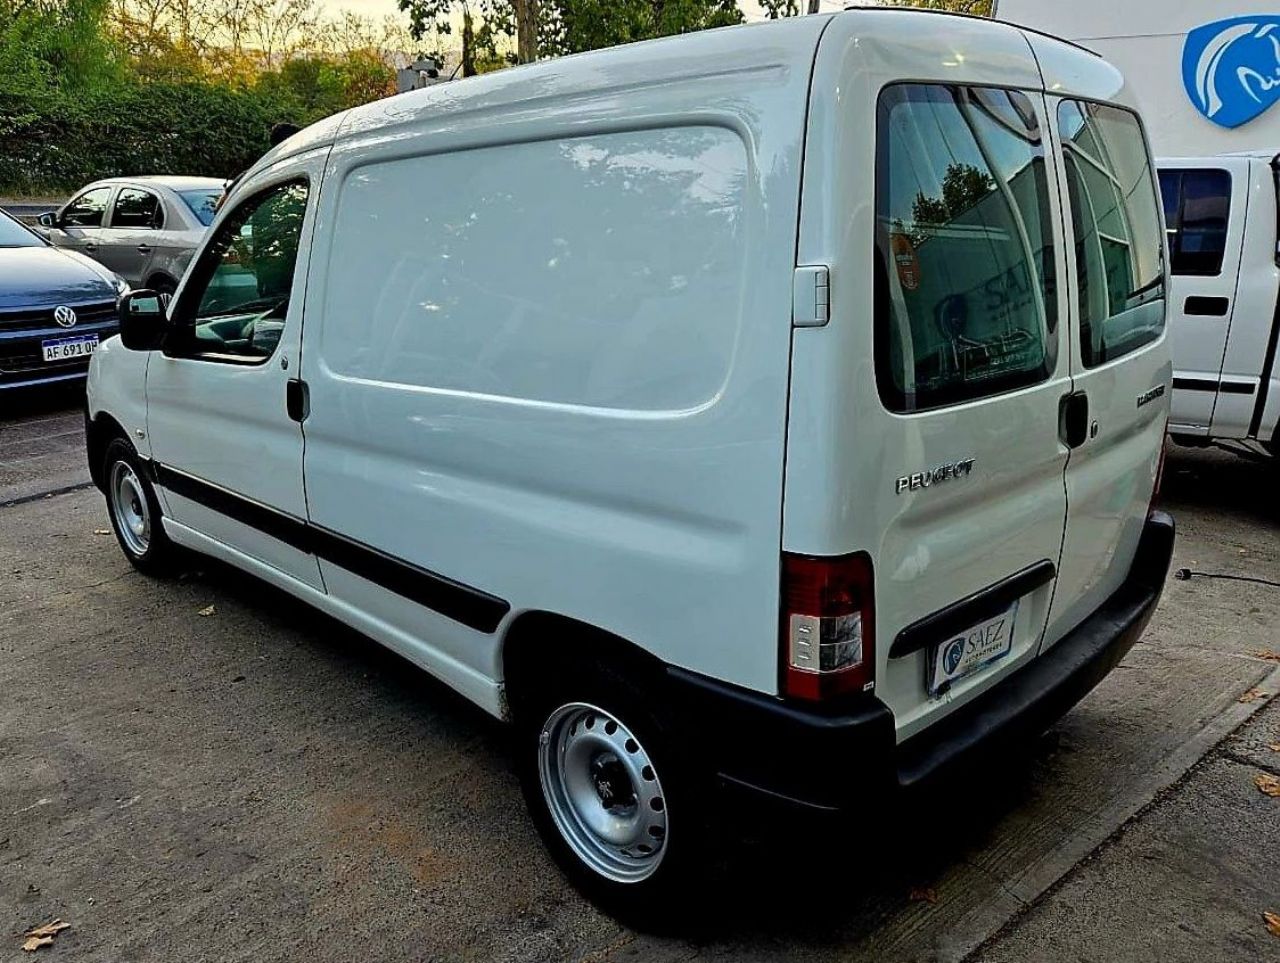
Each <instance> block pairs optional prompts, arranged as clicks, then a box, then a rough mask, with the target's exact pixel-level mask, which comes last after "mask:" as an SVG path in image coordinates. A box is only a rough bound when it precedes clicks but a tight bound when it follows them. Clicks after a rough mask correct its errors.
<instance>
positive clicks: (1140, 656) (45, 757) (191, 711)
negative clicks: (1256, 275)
mask: <svg viewBox="0 0 1280 963" xmlns="http://www.w3.org/2000/svg"><path fill="white" fill-rule="evenodd" d="M73 415H74V416H75V417H77V418H78V414H76V413H75V412H74V410H72V411H63V412H61V413H59V410H58V409H57V406H56V404H55V405H53V406H52V407H46V408H44V409H41V411H40V412H38V413H36V414H35V415H34V416H33V417H37V418H41V417H43V418H54V419H57V418H60V417H64V418H67V419H70V418H71V417H72V416H73ZM29 420H30V419H29V418H25V419H24V420H23V421H22V425H26V424H27V422H28V421H29ZM54 423H55V424H57V422H56V421H55V422H54ZM69 425H70V422H69V421H68V422H67V424H66V425H63V426H62V427H63V428H66V432H67V433H65V434H64V433H62V429H61V428H60V429H58V430H56V431H51V432H47V433H45V432H41V431H40V430H38V429H33V428H31V427H26V428H23V427H21V426H20V425H18V424H17V423H15V422H13V421H10V422H9V423H8V424H5V425H0V485H3V486H6V487H4V488H2V489H0V505H3V504H4V503H5V502H7V501H12V498H13V492H15V491H17V490H19V488H21V490H22V491H23V492H24V493H25V494H24V495H23V496H22V497H23V498H26V499H28V500H25V501H22V502H21V503H19V504H12V505H10V506H9V507H5V508H0V692H3V693H5V698H4V699H2V700H0V959H4V958H5V956H4V954H5V953H10V955H11V956H12V957H13V958H17V957H18V956H20V955H21V954H19V953H18V952H17V946H18V942H19V941H18V935H19V934H20V933H21V932H22V931H23V930H25V929H27V928H30V927H31V926H34V925H36V924H38V923H43V922H47V921H48V920H49V919H53V918H55V917H60V918H62V919H64V920H66V921H68V922H70V923H71V924H72V927H71V929H68V930H66V931H65V932H63V933H62V934H60V935H59V936H58V937H57V940H56V945H55V946H54V948H53V949H52V950H51V951H44V952H45V953H46V955H47V956H48V958H49V959H55V958H58V957H62V958H66V959H76V960H95V961H96V960H101V961H113V963H114V961H120V960H174V959H181V960H183V961H184V963H186V961H198V960H210V961H213V960H216V961H219V963H223V961H230V960H240V959H244V960H249V959H252V960H255V961H262V960H297V959H299V958H302V957H304V956H305V957H307V958H309V959H311V960H313V961H327V960H334V961H339V960H342V961H347V960H351V959H356V958H373V959H378V960H470V959H480V960H562V959H575V960H646V961H648V960H688V959H695V958H698V959H730V958H732V959H734V960H788V961H791V960H835V959H841V960H850V959H852V960H876V961H903V963H907V961H916V963H918V961H933V960H937V961H941V960H960V959H964V958H966V957H970V958H973V959H980V960H984V961H985V960H990V961H992V963H1003V961H1012V960H1033V959H1035V960H1039V959H1046V960H1076V959H1097V960H1113V959H1123V960H1135V961H1136V960H1145V959H1161V960H1165V959H1187V960H1192V959H1194V960H1216V959H1227V958H1239V959H1251V960H1252V959H1272V958H1275V959H1280V939H1277V938H1275V937H1271V936H1270V935H1269V934H1268V933H1267V932H1266V930H1265V928H1264V927H1263V925H1262V923H1261V918H1260V913H1261V910H1262V908H1263V906H1264V904H1265V903H1266V901H1267V894H1268V892H1270V893H1271V894H1273V895H1276V896H1277V900H1276V901H1278V902H1280V892H1277V891H1278V890H1280V886H1277V884H1276V880H1277V879H1280V873H1277V872H1276V870H1275V867H1276V866H1277V865H1278V864H1277V861H1276V859H1275V855H1276V853H1275V849H1274V847H1275V845H1276V840H1277V839H1278V838H1280V834H1278V833H1276V832H1275V829H1276V828H1277V814H1280V800H1273V799H1270V798H1268V797H1265V796H1262V795H1261V794H1260V793H1258V792H1257V790H1256V789H1253V790H1252V791H1250V781H1249V780H1250V776H1251V775H1252V774H1254V773H1256V772H1261V771H1264V769H1265V767H1266V766H1268V765H1270V757H1269V756H1267V755H1265V753H1266V752H1267V751H1268V750H1265V744H1266V742H1265V740H1267V739H1269V738H1271V735H1270V734H1271V733H1273V731H1274V727H1275V722H1276V716H1275V710H1274V708H1269V709H1266V710H1265V711H1264V712H1260V710H1262V709H1263V707H1264V706H1266V705H1267V697H1265V696H1264V697H1258V698H1256V699H1253V700H1251V701H1248V702H1240V701H1239V699H1240V698H1241V696H1242V695H1244V694H1245V693H1249V692H1251V691H1252V690H1254V689H1257V688H1261V689H1262V690H1263V691H1266V692H1267V693H1268V694H1270V693H1274V692H1275V691H1277V689H1280V677H1278V675H1277V671H1276V670H1277V663H1275V662H1273V661H1270V660H1268V659H1266V658H1262V657H1260V656H1259V655H1258V654H1257V653H1259V652H1262V651H1264V650H1266V649H1268V648H1270V649H1271V650H1280V640H1278V639H1277V638H1276V626H1278V625H1280V591H1277V590H1276V589H1273V588H1269V587H1267V586H1264V585H1257V584H1251V583H1242V582H1231V581H1225V580H1214V579H1193V580H1191V581H1189V582H1177V581H1171V582H1170V584H1169V586H1168V588H1167V591H1166V597H1165V600H1164V602H1163V604H1162V606H1161V609H1160V611H1159V612H1158V613H1157V616H1156V618H1155V620H1154V621H1153V623H1152V626H1151V628H1150V630H1149V631H1148V633H1147V635H1146V636H1145V637H1144V639H1143V641H1142V643H1140V644H1139V646H1138V647H1137V648H1135V650H1134V651H1133V652H1132V653H1131V655H1130V656H1129V658H1128V659H1126V661H1125V662H1124V664H1123V665H1122V666H1121V667H1120V669H1118V670H1117V671H1116V672H1115V673H1114V674H1113V675H1112V676H1111V677H1110V678H1109V679H1108V680H1107V681H1106V682H1105V683H1104V684H1103V686H1102V687H1100V688H1099V689H1098V690H1097V692H1095V693H1094V694H1093V695H1092V696H1091V697H1090V698H1089V699H1087V700H1086V701H1085V702H1084V703H1083V704H1082V705H1081V706H1080V707H1078V708H1077V709H1076V710H1075V711H1074V712H1072V713H1071V714H1070V715H1069V716H1068V717H1067V718H1066V719H1064V720H1063V722H1062V723H1061V724H1060V725H1059V726H1057V727H1056V728H1055V729H1054V730H1053V732H1051V733H1050V734H1049V735H1047V736H1046V737H1044V738H1042V739H1040V740H1038V741H1037V742H1035V743H1034V745H1033V746H1032V747H1031V748H1030V749H1029V751H1028V753H1027V754H1026V755H1025V756H1023V757H1016V758H1010V759H1007V760H1003V761H1001V762H999V763H997V764H996V766H995V768H994V770H993V771H991V772H987V773H984V774H981V776H980V777H979V776H976V775H975V777H974V778H973V779H971V780H970V781H969V782H968V783H966V784H962V785H958V786H955V787H953V788H952V790H951V791H950V793H949V795H948V797H947V798H946V799H939V800H928V801H918V802H916V803H915V804H913V805H911V806H905V807H904V808H903V810H902V811H901V812H900V813H898V814H896V816H894V817H893V818H891V819H890V820H889V821H887V822H886V823H885V824H883V825H876V826H873V827H868V826H864V825H862V824H860V823H859V822H858V821H857V820H852V821H851V823H850V828H849V833H848V838H846V839H842V840H841V839H836V840H832V839H821V840H813V839H812V838H811V837H808V836H806V834H805V833H804V831H803V829H804V828H803V827H795V828H794V831H793V832H789V833H785V834H784V835H783V836H782V838H781V839H779V838H777V837H776V836H772V837H771V836H764V837H762V838H761V839H759V840H756V841H754V842H748V843H747V844H744V845H743V846H742V847H741V849H740V851H738V852H734V853H732V854H726V860H727V866H728V867H729V871H728V872H727V874H726V875H725V878H724V879H723V880H722V881H721V883H720V885H719V886H718V887H717V888H715V889H713V890H711V891H709V892H708V893H707V894H706V903H705V906H704V907H701V908H700V909H701V910H703V912H702V914H701V916H702V920H701V925H699V926H697V927H696V928H692V929H687V930H684V931H678V932H676V933H674V934H671V933H667V934H665V935H655V934H654V933H651V932H644V933H638V932H634V931H631V930H628V929H626V928H623V927H621V926H619V925H618V924H617V923H615V922H614V921H613V920H611V919H609V918H607V917H605V916H603V915H601V914H600V913H598V912H597V911H596V910H595V909H594V908H593V907H591V906H590V905H588V904H586V903H585V902H584V901H582V900H581V899H580V898H579V897H578V896H577V895H576V894H575V893H574V892H573V891H572V890H571V889H569V888H568V887H567V886H566V885H565V884H564V882H563V881H562V880H561V878H560V877H559V876H558V874H557V873H556V871H555V869H554V867H553V866H552V864H551V862H550V860H549V859H547V858H546V857H545V856H544V854H543V853H542V851H541V849H540V848H539V845H538V842H537V840H536V838H535V836H534V833H533V830H532V828H531V827H530V826H529V824H528V821H527V819H526V817H525V815H524V812H523V809H522V803H521V800H520V797H519V792H518V789H517V787H516V784H515V780H514V778H513V776H512V772H511V766H510V760H509V757H508V749H507V743H506V740H505V737H504V732H503V730H502V729H501V728H500V727H499V726H497V725H496V724H494V723H492V722H491V721H490V720H488V719H487V718H486V717H485V716H483V715H482V714H481V713H479V712H478V711H476V710H474V709H472V708H471V707H470V706H468V705H467V704H465V703H464V702H462V701H461V700H460V699H459V698H457V697H456V696H454V695H453V694H451V693H450V692H449V691H447V690H446V689H445V688H444V687H442V686H440V685H438V684H437V683H435V682H434V681H432V680H431V679H430V678H428V677H426V676H425V675H423V674H422V673H420V672H418V671H417V670H415V669H412V668H410V667H409V666H408V665H407V664H405V663H404V662H402V661H400V660H399V659H398V658H396V657H395V656H393V655H390V654H388V653H386V652H385V651H383V650H381V649H379V648H378V647H376V646H375V645H374V644H372V643H371V642H368V641H367V640H365V639H363V638H362V637H360V636H358V635H356V634H355V633H352V632H350V631H348V630H346V629H345V628H343V627H341V626H339V625H338V624H336V623H334V622H332V621H330V620H328V619H326V618H324V617H322V616H319V615H316V614H314V613H312V612H310V611H309V610H307V609H306V608H305V607H304V606H302V605H301V604H299V603H295V602H293V601H292V600H291V599H289V598H287V597H285V596H283V595H281V594H280V593H278V592H275V591H274V590H272V589H270V588H268V587H266V586H264V585H263V584H261V583H259V582H256V581H254V580H252V579H250V578H247V577H245V576H241V575H239V574H237V573H234V572H231V571H229V570H227V569H225V568H223V567H221V566H218V565H216V564H213V563H207V564H206V563H202V562H195V563H193V564H192V566H191V567H190V568H189V570H188V571H185V572H181V573H175V577H174V578H173V579H169V580H152V579H147V578H144V577H142V576H140V575H138V574H136V573H135V572H133V570H132V569H131V568H130V567H129V566H128V565H127V563H126V562H125V561H124V560H123V558H122V557H121V556H120V554H119V551H118V549H117V548H116V546H115V543H114V539H113V538H112V536H110V535H109V534H100V532H102V531H103V530H105V529H106V528H107V527H108V525H107V519H106V514H105V511H104V509H103V506H102V502H101V497H100V496H99V495H98V493H97V492H96V491H94V490H80V491H72V492H70V493H68V494H63V495H57V496H53V497H49V498H43V497H35V498H34V499H32V498H31V496H33V495H34V496H38V495H39V485H40V479H41V478H47V479H49V480H58V481H67V480H72V479H76V478H81V479H83V476H82V475H77V474H76V472H77V471H82V470H83V469H82V468H80V467H78V466H76V465H75V464H74V461H75V459H74V457H73V456H74V455H75V454H76V453H75V450H74V443H73V440H72V433H71V430H70V428H69ZM33 438H34V440H33ZM41 438H44V439H45V441H44V442H43V443H42V442H41ZM1167 477H1168V499H1167V501H1168V503H1169V507H1170V508H1171V509H1172V510H1173V511H1174V513H1175V515H1176V516H1177V518H1178V520H1179V524H1180V537H1179V543H1178V546H1177V554H1176V558H1175V565H1176V566H1189V567H1192V568H1195V569H1197V570H1199V571H1204V572H1213V573H1222V574H1243V575H1253V576H1261V577H1266V578H1270V579H1274V580H1280V554H1278V551H1277V547H1276V546H1277V542H1276V532H1277V529H1278V528H1280V512H1278V511H1277V508H1276V506H1275V504H1274V501H1275V499H1274V494H1273V493H1274V491H1275V478H1276V475H1275V474H1273V473H1272V470H1271V469H1269V468H1267V467H1264V466H1255V465H1251V464H1248V463H1245V462H1240V461H1238V460H1235V459H1231V458H1230V457H1229V456H1220V455H1216V454H1211V453H1200V452H1191V453H1186V452H1180V451H1178V450H1176V449H1175V450H1174V452H1173V454H1172V455H1171V457H1170V462H1169V469H1168V476H1167ZM46 483H48V482H46ZM4 492H8V493H9V494H8V497H6V496H5V495H4V494H3V493H4ZM210 605H212V606H213V607H214V611H213V614H211V615H207V616H206V615H201V614H200V613H201V611H202V610H205V609H206V608H207V607H208V606H210ZM1242 725H1244V726H1245V728H1244V729H1241V728H1240V727H1241V726H1242ZM1268 726H1270V727H1271V728H1270V729H1268V728H1266V727H1268ZM1237 730H1238V733H1237V734H1236V735H1234V736H1232V733H1233V732H1237ZM1277 738H1280V736H1278V737H1277ZM1223 740H1226V741H1223ZM1202 760H1204V761H1202ZM939 807H942V808H944V809H945V811H946V813H947V817H948V818H947V819H946V820H945V825H946V826H947V827H954V828H948V830H947V831H946V832H938V831H936V827H938V826H939V825H941V821H940V820H939V819H938V812H939ZM1224 827H1226V828H1224ZM1268 832H1270V839H1269V840H1267V839H1263V835H1265V834H1266V833H1268ZM1223 834H1227V835H1225V836H1224V835H1223ZM1219 837H1222V838H1219ZM876 841H879V843H880V845H873V843H875V842H876ZM1218 864H1221V865H1218ZM1273 908H1275V909H1276V910H1277V911H1280V907H1273ZM1175 920H1176V921H1177V922H1176V923H1174V922H1171V921H1175ZM1251 921H1252V922H1251ZM664 922H665V921H661V920H655V921H654V928H655V929H657V930H663V929H667V928H668V927H665V926H664V925H663V924H664ZM1156 924H1158V925H1156ZM1178 924H1185V925H1178ZM1072 927H1074V929H1073V930H1072V931H1071V932H1067V931H1066V930H1068V929H1070V928H1072ZM1153 927H1154V928H1153ZM5 941H8V942H7V943H6V942H5ZM1233 947H1234V948H1235V949H1233ZM1157 950H1158V952H1157ZM1236 952H1238V953H1239V954H1241V955H1239V956H1230V955H1227V956H1224V955H1223V954H1224V953H1231V954H1234V953H1236Z"/></svg>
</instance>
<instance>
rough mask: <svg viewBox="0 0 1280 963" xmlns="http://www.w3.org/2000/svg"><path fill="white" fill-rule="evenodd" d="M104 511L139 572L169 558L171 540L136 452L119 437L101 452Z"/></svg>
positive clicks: (152, 569) (150, 570)
mask: <svg viewBox="0 0 1280 963" xmlns="http://www.w3.org/2000/svg"><path fill="white" fill-rule="evenodd" d="M102 477H103V479H105V481H106V496H107V514H108V515H109V516H110V517H111V528H112V529H113V530H114V531H115V534H116V541H117V542H119V543H120V549H121V551H123V552H124V554H125V557H126V558H127V559H129V561H130V562H132V563H133V565H134V566H135V567H136V568H138V569H139V570H140V571H143V572H147V573H154V572H157V571H159V570H160V569H161V567H162V566H164V565H165V564H167V563H168V562H170V561H171V560H172V557H173V555H174V554H175V549H174V546H173V543H172V542H170V541H169V538H168V536H166V535H165V533H164V527H163V525H162V523H161V521H160V518H161V515H160V503H159V501H158V500H157V499H156V493H155V489H154V488H153V487H152V485H151V481H150V480H149V479H148V478H147V475H146V471H145V470H144V469H143V466H142V461H141V459H139V458H138V454H137V452H135V451H134V450H133V446H132V445H130V444H129V443H128V442H127V441H125V440H124V439H123V438H116V439H114V440H113V441H112V442H111V443H110V444H109V445H107V450H106V452H105V454H104V455H103V468H102Z"/></svg>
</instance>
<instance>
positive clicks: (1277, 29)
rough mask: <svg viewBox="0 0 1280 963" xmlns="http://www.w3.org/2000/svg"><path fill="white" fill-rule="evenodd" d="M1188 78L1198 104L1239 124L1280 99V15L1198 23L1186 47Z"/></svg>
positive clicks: (1226, 123) (1216, 117)
mask: <svg viewBox="0 0 1280 963" xmlns="http://www.w3.org/2000/svg"><path fill="white" fill-rule="evenodd" d="M1182 83H1183V85H1184V86H1185V87H1186V88H1187V96H1188V97H1190V98H1191V102H1192V103H1193V104H1195V106H1196V109H1197V110H1199V111H1200V113H1202V114H1204V115H1205V116H1206V117H1208V118H1209V119H1210V120H1211V121H1213V122H1214V123H1215V124H1219V125H1221V126H1222V127H1239V126H1240V125H1241V124H1247V123H1249V121H1251V120H1253V119H1254V118H1255V117H1257V116H1259V115H1260V114H1262V113H1264V112H1265V111H1266V110H1267V109H1268V108H1269V107H1271V105H1272V104H1274V103H1275V102H1276V101H1277V100H1280V17H1277V16H1256V17H1233V18H1232V19H1230V20H1218V21H1216V22H1215V23H1207V24H1205V25H1204V26H1202V27H1196V28H1195V29H1194V30H1192V31H1191V32H1190V33H1188V34H1187V40H1186V44H1185V45H1184V46H1183V48H1182Z"/></svg>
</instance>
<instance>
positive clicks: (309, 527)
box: [150, 461, 511, 632]
mask: <svg viewBox="0 0 1280 963" xmlns="http://www.w3.org/2000/svg"><path fill="white" fill-rule="evenodd" d="M150 467H151V475H152V477H153V478H154V479H155V481H156V483H157V484H158V485H160V486H161V487H163V488H165V489H167V490H168V491H170V492H172V493H173V494H175V495H181V496H182V497H183V498H189V499H191V500H192V501H193V502H197V503H199V504H201V505H203V506H204V507H205V508H208V509H210V510H212V511H215V512H218V513H219V514H222V515H226V516H227V517H228V518H233V519H235V520H236V521H237V522H240V523H241V524H242V525H248V526H249V527H250V528H254V529H257V530H258V531H260V532H262V533H263V534H264V535H269V536H271V537H272V538H274V539H277V540H279V541H281V542H284V543H285V544H286V545H289V546H291V547H293V548H296V549H297V550H298V551H300V552H306V553H307V554H308V555H315V556H317V557H318V558H322V559H324V560H325V561H326V562H330V563H332V564H334V565H336V566H338V567H339V568H342V569H345V570H346V571H348V572H351V573H352V574H353V575H358V576H360V577H361V578H363V579H368V580H369V581H370V582H373V583H375V584H376V585H380V586H381V587H382V588H384V589H386V590H387V591H388V592H394V593H395V594H396V595H399V596H400V597H402V598H406V599H408V600H409V601H411V602H417V603H418V604H419V605H423V606H425V607H427V608H429V609H432V610H434V611H436V612H439V613H440V614H441V615H443V616H446V617H447V618H451V619H453V620H454V621H455V622H461V623H462V624H463V625H465V626H467V627H468V628H472V629H475V630H476V631H478V632H493V631H495V630H496V629H497V628H498V624H499V623H500V622H501V621H502V619H503V618H504V617H505V616H506V614H507V613H508V612H509V611H511V603H509V602H507V601H506V600H505V599H501V598H498V597H497V596H496V595H490V594H489V593H487V592H483V591H481V590H480V589H477V588H472V587H471V586H469V585H464V584H462V583H461V582H455V581H454V580H453V579H451V578H447V577H446V576H443V575H438V574H436V573H435V572H431V571H428V570H427V569H425V568H420V567H419V566H417V565H414V564H413V563H412V562H406V561H405V560H404V559H400V558H396V557H395V556H393V555H388V554H387V553H386V552H383V551H380V550H379V549H376V548H373V547H371V546H369V545H365V544H363V543H361V542H357V541H354V540H353V539H350V538H347V537H346V536H345V535H339V534H338V533H337V532H333V531H330V530H329V529H327V528H324V527H322V526H320V525H316V524H314V523H312V522H309V521H306V520H304V519H301V518H296V517H295V516H293V515H290V514H288V513H286V512H282V511H279V510H277V509H274V508H271V507H269V506H267V505H263V504H261V503H260V502H256V501H253V500H252V499H249V498H245V497H243V496H242V495H237V494H236V493H235V492H231V491H228V490H227V489H225V488H221V487H219V486H218V485H211V484H209V483H208V482H206V481H202V480H201V479H199V478H196V477H194V476H193V475H188V474H187V473H186V472H181V471H178V470H177V469H174V468H170V467H169V466H167V465H163V464H161V463H159V462H156V461H152V462H151V463H150Z"/></svg>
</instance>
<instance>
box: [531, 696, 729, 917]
mask: <svg viewBox="0 0 1280 963" xmlns="http://www.w3.org/2000/svg"><path fill="white" fill-rule="evenodd" d="M575 675H579V674H575ZM585 675H586V674H580V675H579V677H578V678H576V679H561V680H560V681H559V682H558V683H557V684H555V685H553V686H552V687H551V688H552V689H553V691H552V692H548V693H546V697H545V698H542V699H539V700H538V705H539V706H540V708H536V709H535V708H534V707H532V706H530V707H529V709H528V711H527V712H526V713H525V718H524V719H522V720H521V719H518V720H517V727H518V730H519V735H520V746H519V768H520V775H521V783H522V785H523V788H524V794H525V801H526V802H527V804H528V806H529V810H530V813H531V814H532V816H533V820H534V823H535V825H536V826H537V828H538V831H539V833H540V835H541V836H542V839H543V842H544V843H545V844H546V846H547V848H548V850H549V851H550V852H551V854H552V856H553V857H554V858H555V860H556V862H557V863H558V864H559V866H560V868H561V869H562V870H563V871H564V872H565V874H566V875H567V876H568V877H569V879H570V880H571V881H572V882H573V883H574V885H575V886H577V887H578V889H579V890H581V891H582V892H583V893H584V895H586V896H587V897H588V898H590V899H592V900H594V901H595V902H597V903H598V904H600V905H601V906H603V907H604V908H605V909H607V910H609V911H610V912H613V913H614V914H615V915H617V916H619V917H620V918H622V919H624V920H626V921H628V922H632V923H634V924H635V925H638V926H641V927H645V928H649V929H652V928H655V926H658V925H660V924H661V921H662V919H663V917H664V915H665V914H668V913H669V912H670V910H671V909H673V908H677V907H678V906H679V905H680V902H681V897H682V895H683V894H685V893H687V892H689V890H690V888H691V886H692V885H694V881H695V880H696V879H698V878H700V877H701V876H702V874H703V871H704V870H705V867H706V860H705V858H704V854H705V852H706V844H707V827H706V825H705V821H704V819H703V818H702V817H701V815H700V812H699V810H700V808H701V802H702V800H701V799H700V798H699V797H700V796H701V795H702V794H700V793H698V792H696V791H695V789H694V783H695V780H696V778H697V777H696V776H695V775H693V774H691V773H689V772H688V771H687V770H686V768H685V766H684V765H683V762H682V759H681V758H680V756H679V755H678V754H677V753H676V752H675V751H674V749H673V746H672V743H671V740H670V739H669V737H668V735H667V734H666V733H665V732H664V731H663V729H662V727H661V726H660V725H659V723H658V721H657V720H656V719H655V718H654V717H653V716H652V714H651V713H650V712H649V711H648V710H647V709H646V708H645V703H644V701H643V700H642V699H641V698H640V697H639V694H638V692H637V691H636V690H635V689H633V688H632V686H631V685H630V684H629V683H627V682H626V681H620V680H618V679H617V678H616V677H612V678H611V677H610V675H608V674H605V673H592V674H590V676H589V677H583V676H585Z"/></svg>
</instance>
